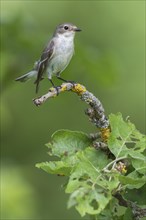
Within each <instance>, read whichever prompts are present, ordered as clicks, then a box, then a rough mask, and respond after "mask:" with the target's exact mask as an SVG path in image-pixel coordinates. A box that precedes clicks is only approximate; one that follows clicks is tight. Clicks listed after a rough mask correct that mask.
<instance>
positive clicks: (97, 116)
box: [33, 82, 110, 142]
mask: <svg viewBox="0 0 146 220" xmlns="http://www.w3.org/2000/svg"><path fill="white" fill-rule="evenodd" d="M65 91H72V92H75V93H76V94H77V95H78V96H80V99H81V100H82V101H84V102H86V103H87V104H88V105H89V106H90V107H89V108H88V109H87V110H86V111H85V114H87V115H88V116H89V120H90V121H91V122H92V123H93V124H94V125H95V126H96V127H97V128H99V129H100V131H101V138H102V140H103V141H104V142H106V141H107V140H108V138H109V135H110V126H109V120H108V119H107V117H106V115H105V112H104V108H103V106H102V104H101V102H100V100H99V99H98V98H96V97H95V96H94V95H93V94H92V93H91V92H89V91H88V90H86V88H85V87H84V86H83V85H81V84H78V83H71V82H66V83H63V84H62V85H61V86H58V87H56V88H53V87H52V88H50V89H49V91H48V93H46V94H45V95H42V96H41V97H38V98H35V99H33V102H34V104H35V105H36V106H40V105H42V104H43V103H44V102H45V101H46V100H47V99H49V98H53V97H57V96H58V95H59V94H60V93H62V92H65Z"/></svg>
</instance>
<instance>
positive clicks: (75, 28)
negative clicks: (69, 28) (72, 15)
mask: <svg viewBox="0 0 146 220" xmlns="http://www.w3.org/2000/svg"><path fill="white" fill-rule="evenodd" d="M73 30H74V31H76V32H79V31H81V29H80V28H77V27H74V28H73Z"/></svg>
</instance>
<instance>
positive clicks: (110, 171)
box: [36, 113, 146, 220]
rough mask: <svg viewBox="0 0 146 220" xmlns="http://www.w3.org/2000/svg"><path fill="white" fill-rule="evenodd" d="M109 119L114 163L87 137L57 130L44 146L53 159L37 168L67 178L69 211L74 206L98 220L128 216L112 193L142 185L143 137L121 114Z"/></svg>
mask: <svg viewBox="0 0 146 220" xmlns="http://www.w3.org/2000/svg"><path fill="white" fill-rule="evenodd" d="M109 119H110V125H111V134H110V137H109V140H108V149H109V150H110V151H111V153H112V154H113V155H114V156H115V157H114V158H113V160H112V159H111V158H112V157H111V155H110V154H109V153H108V154H107V152H106V151H101V150H100V149H98V150H96V149H95V148H93V146H92V140H91V139H90V138H89V137H88V135H87V134H84V133H82V132H78V131H68V130H59V131H57V132H55V133H54V134H53V135H52V140H51V142H50V143H48V144H47V147H48V148H49V154H50V156H53V157H54V156H55V158H56V160H55V161H49V162H45V163H40V164H37V165H36V166H37V167H38V168H41V169H43V170H45V171H46V172H48V173H51V174H59V175H65V176H68V182H67V184H66V188H65V192H66V193H69V194H70V197H69V202H68V208H70V207H72V206H75V208H76V209H77V211H78V212H79V213H80V215H81V216H85V215H86V214H89V215H93V216H95V217H97V219H100V220H108V219H113V220H117V219H119V220H122V219H123V216H125V213H126V215H127V216H130V213H129V212H128V211H127V209H126V208H123V207H121V206H120V205H119V204H118V203H117V200H116V199H114V198H113V193H116V192H117V191H118V192H120V191H119V190H120V188H121V189H122V190H123V191H122V192H123V195H124V190H125V191H126V189H139V188H141V187H142V186H143V185H144V183H145V181H146V179H145V177H144V174H145V170H146V160H145V157H144V154H143V151H144V148H145V136H144V135H143V134H141V133H140V132H139V131H138V130H137V129H136V128H135V126H134V125H133V124H132V123H131V122H130V121H124V120H123V118H122V115H121V114H120V113H119V114H117V115H113V114H111V115H110V117H109ZM120 163H121V171H120ZM122 165H123V167H122ZM118 167H119V169H118ZM122 169H124V170H127V175H123V174H126V172H122ZM130 217H131V216H130Z"/></svg>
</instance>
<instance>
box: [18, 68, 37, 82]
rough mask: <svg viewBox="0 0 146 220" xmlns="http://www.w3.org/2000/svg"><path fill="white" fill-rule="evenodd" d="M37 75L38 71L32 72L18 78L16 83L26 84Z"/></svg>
mask: <svg viewBox="0 0 146 220" xmlns="http://www.w3.org/2000/svg"><path fill="white" fill-rule="evenodd" d="M35 75H37V71H36V70H32V71H30V72H28V73H26V74H24V75H22V76H20V77H18V78H16V79H15V80H16V81H20V82H26V81H27V80H29V79H30V78H31V77H33V76H35Z"/></svg>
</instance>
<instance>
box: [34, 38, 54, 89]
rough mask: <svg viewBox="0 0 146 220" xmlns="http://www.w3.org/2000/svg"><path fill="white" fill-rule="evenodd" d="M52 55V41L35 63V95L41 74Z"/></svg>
mask: <svg viewBox="0 0 146 220" xmlns="http://www.w3.org/2000/svg"><path fill="white" fill-rule="evenodd" d="M53 54H54V41H53V40H52V41H50V43H49V44H48V45H47V47H46V48H45V49H44V50H43V53H42V55H41V58H40V60H39V61H38V62H37V66H36V69H37V71H38V74H37V79H36V81H35V82H34V83H35V84H36V93H37V92H38V88H39V82H40V80H41V79H42V76H43V73H44V71H45V70H46V68H47V65H48V62H49V61H50V60H51V59H52V57H53Z"/></svg>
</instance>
